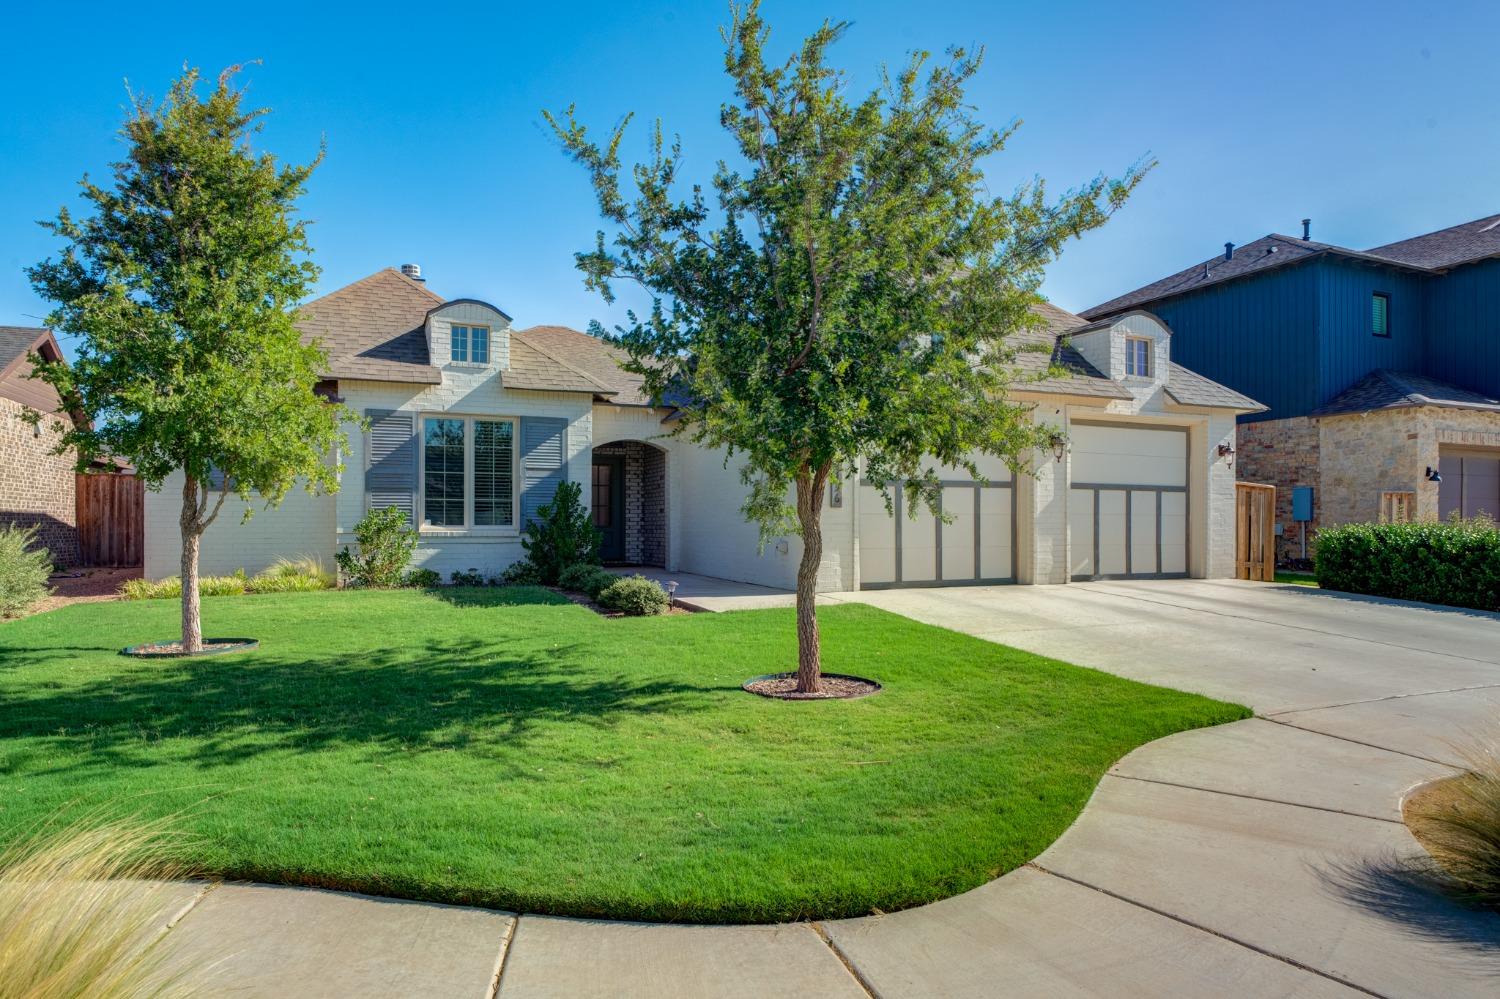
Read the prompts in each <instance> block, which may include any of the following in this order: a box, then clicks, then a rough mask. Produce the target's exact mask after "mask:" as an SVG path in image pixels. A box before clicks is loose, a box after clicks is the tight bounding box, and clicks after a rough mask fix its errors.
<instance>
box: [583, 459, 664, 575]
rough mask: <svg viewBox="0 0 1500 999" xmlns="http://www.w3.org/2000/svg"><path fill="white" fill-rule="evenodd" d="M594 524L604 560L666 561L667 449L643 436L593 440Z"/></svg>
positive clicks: (621, 562)
mask: <svg viewBox="0 0 1500 999" xmlns="http://www.w3.org/2000/svg"><path fill="white" fill-rule="evenodd" d="M591 483H592V490H591V496H590V501H591V507H592V509H593V514H594V526H595V527H597V528H599V532H600V534H602V535H603V538H604V540H603V545H602V547H601V552H600V554H601V555H602V557H603V560H604V564H605V565H647V566H657V567H664V566H665V565H666V564H667V453H666V452H665V451H663V450H662V449H661V448H659V447H656V446H655V445H653V444H648V443H646V442H645V441H635V440H623V441H611V442H610V443H608V444H596V445H595V446H594V454H593V476H592V479H591Z"/></svg>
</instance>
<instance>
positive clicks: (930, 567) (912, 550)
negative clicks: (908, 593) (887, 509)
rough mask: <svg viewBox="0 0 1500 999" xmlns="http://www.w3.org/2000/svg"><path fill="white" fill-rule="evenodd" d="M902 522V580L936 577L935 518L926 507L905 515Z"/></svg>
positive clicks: (926, 580) (920, 581) (913, 581)
mask: <svg viewBox="0 0 1500 999" xmlns="http://www.w3.org/2000/svg"><path fill="white" fill-rule="evenodd" d="M897 515H898V516H901V517H903V518H905V519H904V520H902V522H901V581H902V582H906V583H930V582H934V581H935V580H936V579H937V519H936V518H935V517H933V515H932V514H931V513H930V512H928V510H927V508H926V507H925V506H923V507H919V508H918V510H917V515H916V516H915V517H906V513H905V511H898V513H897Z"/></svg>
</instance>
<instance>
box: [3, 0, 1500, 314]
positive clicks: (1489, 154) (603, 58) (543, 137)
mask: <svg viewBox="0 0 1500 999" xmlns="http://www.w3.org/2000/svg"><path fill="white" fill-rule="evenodd" d="M171 7H172V5H170V4H153V5H152V13H151V15H150V16H145V15H141V14H134V15H132V14H127V13H126V12H125V8H123V7H121V6H120V5H118V4H115V3H111V4H106V5H99V6H98V7H97V8H95V7H92V6H91V5H89V4H56V3H54V4H26V5H21V6H18V7H17V8H16V9H14V10H11V11H8V12H7V15H6V17H7V34H8V35H9V37H10V38H11V39H12V44H11V45H10V46H8V47H7V52H6V58H5V59H4V60H0V90H3V92H4V93H6V94H8V95H10V101H9V102H8V106H7V110H6V111H5V113H4V115H3V117H0V324H35V323H37V322H39V320H40V317H41V316H43V315H45V313H46V310H47V307H46V304H45V303H44V302H42V301H41V300H39V299H38V298H37V297H36V296H35V295H34V294H33V292H32V291H31V289H30V287H29V285H28V283H27V281H26V278H25V276H24V274H23V273H22V268H23V267H24V266H26V265H27V264H30V263H33V262H35V261H37V260H39V259H41V258H43V257H44V256H46V255H48V254H49V253H51V252H53V251H54V244H53V243H52V241H51V239H50V237H49V236H48V235H47V234H46V233H45V232H43V231H42V230H41V229H40V228H39V227H37V226H36V225H35V224H34V223H35V220H37V219H39V218H43V217H50V216H51V215H52V214H53V213H55V211H56V209H57V208H58V206H59V205H61V204H63V203H65V202H73V201H75V200H76V188H75V182H76V180H77V179H78V177H79V176H80V175H82V174H83V173H84V172H85V171H90V172H92V173H94V174H95V175H96V176H97V175H103V174H104V173H105V172H106V168H107V164H108V163H109V162H110V161H111V160H112V159H114V158H115V157H116V156H117V154H118V152H119V145H118V142H117V139H116V138H115V134H114V132H115V128H116V127H117V125H118V123H119V120H120V117H121V114H122V108H123V105H124V101H125V97H124V80H125V79H126V78H128V79H129V81H130V83H131V85H132V87H134V88H135V89H136V90H138V91H140V92H145V93H151V94H159V93H161V92H162V91H163V90H164V89H165V87H166V85H167V83H168V82H169V81H170V80H171V78H172V77H173V76H174V75H175V73H176V72H177V71H178V70H179V69H180V67H181V66H182V64H183V63H184V62H185V61H186V62H191V63H193V64H195V65H199V66H202V67H203V68H204V69H205V70H206V71H208V72H213V71H217V70H218V69H219V68H221V67H223V66H225V65H228V64H230V63H234V62H240V61H244V60H249V59H261V60H263V64H262V65H259V66H254V67H251V68H250V69H249V70H248V72H247V78H248V80H249V82H250V84H251V94H252V96H253V98H254V99H255V100H256V101H257V102H258V103H260V104H264V105H267V106H270V107H271V108H273V109H274V111H275V114H274V115H273V117H272V119H271V121H270V123H269V126H268V127H267V129H266V132H265V134H264V136H263V140H262V141H263V143H264V144H265V146H266V147H268V148H270V149H271V150H272V151H274V152H275V153H276V154H277V155H279V156H282V157H285V158H289V159H293V160H305V159H308V158H309V157H311V156H313V155H314V154H315V153H316V151H317V148H318V143H319V140H320V138H326V141H327V148H328V157H327V160H326V162H325V164H324V165H323V166H322V168H321V169H320V170H319V171H318V173H317V174H316V175H315V176H314V178H313V180H312V183H311V189H310V193H309V195H308V197H307V198H306V200H305V202H304V210H305V214H306V216H307V217H308V218H309V219H311V220H313V221H314V223H315V225H314V226H313V228H312V242H313V245H314V248H315V250H316V252H317V260H318V262H319V263H320V264H321V266H322V267H323V278H322V282H321V285H320V290H321V291H328V290H331V289H333V288H336V287H338V286H340V285H342V284H345V283H347V282H349V281H351V280H355V279H357V278H359V277H362V276H364V275H365V274H368V273H370V272H372V271H374V270H377V269H378V268H380V267H383V266H387V265H395V264H399V263H403V262H408V261H411V262H416V263H419V264H421V265H422V267H423V269H424V271H425V273H426V275H427V276H428V278H429V280H430V282H431V286H432V287H433V288H434V290H436V291H437V292H438V293H440V294H442V295H445V296H447V297H459V296H474V297H479V298H484V299H487V300H489V301H492V302H494V303H495V304H497V305H499V306H500V307H501V308H503V309H505V310H506V311H508V312H509V313H510V314H511V315H512V316H514V317H515V319H516V323H517V325H518V326H529V325H532V324H535V323H566V324H570V325H575V326H579V327H582V326H584V325H585V324H587V322H588V321H589V320H590V319H592V318H600V319H604V320H606V321H608V320H609V319H610V318H611V316H610V315H609V313H608V312H607V311H606V310H605V309H604V307H603V305H602V303H600V302H599V300H598V299H597V298H596V297H594V296H592V295H591V294H590V293H588V292H587V291H585V290H584V288H583V287H582V283H581V281H580V279H579V276H578V274H577V272H576V271H575V270H574V269H573V267H572V253H573V252H574V251H575V250H578V249H581V248H584V247H586V246H587V245H588V244H589V243H591V242H592V238H593V233H594V231H595V230H596V228H597V221H596V213H595V208H594V204H593V201H592V199H591V196H590V192H589V189H588V187H587V184H586V182H585V178H584V176H583V174H582V172H581V171H580V170H579V169H578V168H577V167H575V166H573V165H572V164H571V163H569V162H567V161H566V160H565V159H564V158H563V156H562V154H561V153H560V152H559V150H558V148H557V144H556V142H555V140H554V139H553V138H552V137H551V135H550V133H549V132H548V131H547V129H546V128H545V126H544V124H543V123H542V121H541V118H540V114H539V112H540V109H542V108H543V107H547V108H554V109H555V108H561V107H564V106H566V105H567V104H568V103H570V102H573V103H576V104H577V105H578V107H579V110H580V113H581V115H582V116H583V118H584V119H585V120H586V121H588V122H590V123H591V124H594V125H595V126H597V128H598V129H600V130H601V131H602V130H603V129H606V128H607V127H608V126H610V125H611V124H613V123H614V122H615V121H616V120H618V119H619V117H620V116H621V115H623V114H625V113H626V112H628V111H636V112H639V113H640V114H642V115H644V116H645V117H646V118H648V119H649V118H650V117H653V116H660V117H662V118H663V119H664V122H665V124H666V126H667V128H668V129H669V130H673V131H677V132H679V133H681V135H682V137H683V143H684V146H685V149H686V152H687V154H688V170H687V173H688V175H689V176H691V177H695V178H697V177H701V178H703V179H705V180H706V179H707V178H708V176H709V175H710V174H711V172H712V169H713V165H714V162H715V160H716V159H717V158H718V157H720V156H721V155H725V154H727V153H728V152H729V149H728V145H727V142H726V139H725V137H724V135H723V133H722V132H721V131H720V129H719V127H718V123H717V121H718V118H717V112H718V107H719V104H720V102H721V101H722V100H723V99H724V98H725V96H726V95H727V94H728V88H727V86H726V81H725V78H724V76H723V71H722V51H721V47H720V43H719V39H718V34H717V26H718V25H719V24H721V23H722V22H723V21H724V20H725V16H726V7H725V5H723V4H720V3H718V2H698V3H655V4H649V5H647V4H633V5H632V4H617V3H612V4H599V3H591V2H590V3H582V2H581V3H573V4H552V5H545V4H526V5H511V4H504V3H500V4H495V3H490V4H475V5H472V6H469V5H452V4H443V3H438V2H428V3H421V4H413V3H406V4H399V5H396V4H392V5H383V4H361V5H359V6H358V7H351V8H348V9H340V8H335V7H333V6H331V5H323V4H308V5H306V6H301V5H298V9H297V11H296V13H295V14H290V15H284V16H282V15H274V14H271V13H269V12H270V11H272V10H274V9H275V6H274V5H266V6H265V7H264V8H263V9H264V10H265V11H267V13H266V14H264V15H263V16H260V17H256V18H247V17H246V16H245V15H244V13H243V12H242V9H241V8H234V7H232V6H225V5H212V4H203V3H194V4H191V5H181V7H180V9H177V10H172V9H170V8H171ZM763 10H764V11H765V13H766V15H767V16H768V18H769V20H770V21H771V23H772V26H773V31H774V34H773V38H772V48H773V51H775V52H777V53H782V52H785V51H786V50H787V49H788V48H789V47H790V45H791V44H792V43H793V42H794V41H795V40H796V39H799V38H800V37H801V36H802V35H803V34H805V33H806V32H807V31H808V30H809V29H811V28H812V27H813V26H814V25H815V23H816V21H817V20H819V19H821V18H822V17H824V16H829V17H844V18H848V19H850V20H852V21H853V22H854V25H853V28H852V30H851V31H850V33H849V35H848V37H847V40H846V41H845V42H843V43H842V44H841V45H840V46H839V47H838V48H837V49H836V50H835V52H834V56H835V60H836V62H838V63H839V64H840V65H842V66H844V67H846V68H848V69H849V70H850V71H851V79H852V82H853V84H854V86H855V87H856V88H861V89H862V88H864V87H866V86H868V85H869V84H870V83H871V82H872V79H873V71H874V68H875V67H876V66H877V65H878V64H879V63H880V62H881V61H888V62H897V61H900V60H901V58H902V57H903V54H904V53H905V52H907V51H909V50H911V49H914V48H928V49H932V50H941V49H943V48H944V47H946V46H947V45H949V44H953V43H959V44H966V45H972V44H975V43H980V44H984V45H985V46H987V48H988V59H987V62H986V65H985V67H984V69H983V71H982V72H981V75H980V77H979V79H978V81H977V83H976V85H975V87H974V88H973V89H972V91H971V98H972V100H973V103H974V104H975V105H976V107H977V109H978V113H979V114H980V116H981V117H982V118H983V119H984V120H986V121H988V122H991V123H994V124H996V125H999V124H1002V123H1004V122H1006V121H1008V120H1010V119H1012V118H1020V119H1022V120H1023V121H1024V125H1023V127H1022V129H1021V131H1020V133H1019V134H1018V136H1017V137H1016V138H1015V139H1014V140H1013V142H1012V144H1011V146H1010V147H1009V149H1008V150H1007V151H1006V152H1005V153H1004V154H1002V155H1001V156H1000V157H998V158H997V159H996V160H995V162H994V163H993V164H991V165H990V168H989V170H988V177H989V182H990V185H991V188H992V189H993V190H995V191H996V192H1004V191H1008V190H1010V189H1011V188H1013V187H1014V186H1015V185H1016V184H1017V183H1019V182H1021V181H1024V180H1027V179H1029V178H1031V177H1033V176H1038V175H1039V176H1042V177H1045V178H1046V179H1047V181H1048V183H1049V185H1050V186H1052V187H1053V188H1054V189H1056V190H1062V189H1064V188H1066V187H1070V186H1073V185H1075V184H1077V183H1079V182H1081V181H1083V180H1085V179H1087V178H1088V177H1091V176H1093V175H1094V174H1096V173H1099V172H1101V171H1102V172H1110V173H1114V172H1118V171H1120V170H1122V169H1124V168H1125V167H1126V166H1128V165H1129V164H1130V163H1132V162H1134V161H1135V160H1137V159H1138V158H1140V157H1141V156H1143V155H1147V154H1150V155H1154V156H1155V157H1157V158H1158V159H1159V160H1160V161H1161V165H1160V167H1159V168H1158V169H1157V170H1156V171H1155V172H1154V173H1153V174H1152V175H1151V176H1150V177H1149V178H1148V180H1147V181H1146V183H1145V184H1144V185H1143V187H1142V188H1141V189H1140V191H1139V193H1138V194H1137V195H1136V196H1135V198H1134V199H1133V200H1132V202H1131V204H1130V205H1128V206H1127V207H1126V209H1125V210H1124V211H1123V212H1122V213H1121V214H1120V215H1119V216H1118V217H1117V218H1116V219H1115V220H1114V221H1112V222H1111V223H1110V224H1109V225H1108V226H1106V227H1105V228H1104V229H1103V230H1100V231H1098V232H1095V233H1092V234H1090V235H1088V236H1086V237H1085V238H1084V239H1083V240H1082V241H1081V242H1077V243H1074V244H1071V245H1070V246H1069V247H1068V249H1067V250H1066V252H1065V253H1064V255H1063V257H1062V258H1061V260H1059V261H1058V262H1057V263H1056V264H1055V265H1053V267H1052V269H1051V270H1050V271H1049V274H1048V278H1047V282H1046V285H1045V287H1044V291H1045V292H1046V293H1047V295H1048V296H1049V297H1050V298H1052V299H1053V300H1054V301H1055V302H1057V303H1058V304H1059V305H1062V306H1063V307H1065V308H1069V309H1074V310H1080V309H1084V308H1087V307H1088V306H1091V305H1094V304H1097V303H1098V302H1100V301H1103V300H1105V299H1107V298H1110V297H1113V296H1114V295H1117V294H1119V293H1121V292H1124V291H1127V290H1129V289H1131V288H1133V287H1136V286H1137V285H1140V284H1142V283H1145V282H1146V281H1149V280H1152V279H1154V278H1157V277H1160V276H1162V275H1164V274H1165V273H1168V272H1169V271H1172V270H1176V269H1179V268H1181V267H1185V266H1187V265H1189V264H1192V263H1194V262H1196V261H1198V260H1202V259H1204V258H1206V257H1208V256H1210V255H1212V254H1213V253H1215V252H1216V251H1219V250H1221V249H1222V246H1223V243H1224V242H1225V241H1226V240H1233V241H1235V242H1236V243H1243V242H1248V241H1249V240H1251V239H1254V238H1255V237H1257V236H1260V235H1263V234H1264V233H1266V232H1272V231H1276V232H1285V233H1294V232H1296V230H1297V227H1298V220H1299V219H1301V218H1303V217H1304V216H1311V217H1312V219H1313V235H1314V237H1315V238H1318V239H1323V240H1327V241H1330V242H1336V243H1341V244H1345V245H1349V246H1354V247H1367V246H1373V245H1376V244H1379V243H1383V242H1388V241H1390V240H1394V239H1398V238H1402V237H1404V236H1408V235H1414V234H1416V233H1419V232H1425V231H1428V230H1431V229H1435V228H1440V227H1443V226H1446V225H1452V224H1455V223H1458V222H1461V221H1464V220H1466V219H1470V218H1475V217H1479V216H1481V215H1486V214H1490V213H1493V212H1496V211H1500V190H1497V186H1500V185H1497V181H1500V101H1497V100H1496V95H1497V94H1500V86H1497V84H1500V61H1497V60H1496V59H1495V57H1494V51H1493V43H1494V39H1495V38H1496V37H1497V31H1500V4H1494V3H1470V2H1453V3H1444V4H1417V3H1382V2H1375V3H1322V2H1301V3H1280V2H1274V0H1270V2H1267V0H1262V2H1257V3H1254V4H1208V3H1203V2H1202V0H1195V2H1190V3H1149V4H1121V3H1117V2H1116V3H1098V4H1093V3H1049V4H1037V3H1026V4H1002V3H996V2H995V0H987V2H972V3H971V2H951V3H925V4H913V3H911V2H910V0H901V2H884V0H881V2H853V0H823V2H821V3H817V4H808V3H805V2H803V3H792V2H788V0H767V2H766V3H765V5H764V7H763ZM20 40H24V43H23V44H15V42H17V41H20ZM644 143H645V130H644V129H643V128H639V127H638V128H636V129H635V130H634V132H633V135H632V137H631V138H630V139H627V153H629V154H632V155H641V154H643V153H644V148H645V146H644Z"/></svg>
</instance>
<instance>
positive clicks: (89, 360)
mask: <svg viewBox="0 0 1500 999" xmlns="http://www.w3.org/2000/svg"><path fill="white" fill-rule="evenodd" d="M238 68H239V67H233V68H231V69H228V70H225V71H224V73H222V74H220V76H219V78H218V81H217V83H216V84H215V85H214V86H213V88H212V89H211V91H210V92H209V93H208V94H207V96H206V97H205V96H203V95H201V94H200V87H199V74H198V71H197V70H187V71H186V72H184V74H183V75H182V77H180V78H179V79H178V80H176V81H175V82H174V83H173V84H172V87H171V90H170V91H169V92H168V94H167V97H166V98H165V100H163V101H161V102H159V103H154V102H151V101H149V100H146V99H139V98H136V97H135V96H134V95H132V98H131V106H130V109H129V111H128V113H127V115H126V119H125V123H124V126H123V127H122V129H121V135H122V137H123V139H124V143H125V147H126V152H125V156H124V158H123V159H122V160H121V161H120V162H118V163H115V164H114V165H113V183H112V184H111V185H109V186H101V185H99V184H95V183H93V182H92V181H91V180H90V179H89V178H88V177H87V176H85V177H84V178H83V180H82V182H81V186H82V198H83V200H84V201H85V202H86V203H87V206H88V208H89V211H88V213H87V214H86V215H84V216H75V215H74V214H73V213H71V212H69V211H68V209H67V208H63V209H62V210H61V211H60V212H59V213H58V216H57V218H56V220H55V221H50V222H44V223H42V224H43V225H44V226H45V227H46V228H48V229H49V230H51V231H52V232H53V233H55V234H56V235H57V236H59V237H61V239H62V240H63V242H64V247H63V249H62V252H61V254H60V255H59V256H57V257H55V258H49V259H47V260H45V261H43V262H42V263H40V264H37V265H36V266H34V267H32V268H30V269H29V271H28V274H29V276H30V278H31V281H32V285H33V286H34V287H35V288H36V290H37V292H38V293H39V294H41V295H42V296H43V297H45V298H46V299H48V300H49V301H51V302H52V303H54V308H53V311H52V312H51V314H50V315H49V316H48V317H47V321H48V323H49V325H51V326H52V328H53V329H55V330H57V331H59V332H61V333H65V334H70V335H71V336H73V337H76V338H77V339H76V353H77V357H76V359H75V360H74V362H73V364H72V365H71V366H69V365H67V364H64V363H62V362H60V361H59V362H55V363H49V362H46V361H45V360H43V359H41V358H33V359H32V360H33V363H35V364H36V365H37V376H38V377H40V378H41V379H43V380H44V381H46V382H47V383H48V384H50V385H51V386H52V387H53V388H55V389H56V390H57V393H58V396H59V397H60V399H61V407H60V410H59V412H68V413H71V412H77V413H84V414H88V415H89V417H91V421H83V420H80V421H77V422H71V423H62V422H61V421H59V423H60V425H59V428H58V429H59V431H60V432H62V437H61V440H60V442H59V450H60V451H73V452H74V453H76V455H77V460H78V466H79V468H80V469H82V468H85V467H87V466H88V464H89V463H90V462H91V461H93V460H94V459H95V458H99V457H111V458H123V459H125V460H126V461H129V462H130V463H131V464H133V465H134V466H135V468H136V472H137V474H138V475H139V476H140V477H141V479H142V481H144V482H145V484H146V485H147V486H148V487H150V488H157V487H160V486H161V484H162V482H163V480H165V479H166V478H167V476H169V475H171V474H173V473H175V472H178V471H181V472H182V473H183V481H182V513H181V516H180V517H179V521H178V522H179V525H180V527H181V533H182V648H183V650H184V651H185V652H188V653H193V652H198V651H201V649H202V643H203V634H202V627H201V624H200V620H199V605H198V551H199V546H200V541H201V539H202V537H203V532H204V531H205V530H206V529H207V528H208V526H209V525H210V524H212V523H213V522H214V520H215V518H217V516H218V514H219V511H220V509H221V508H222V507H223V505H224V501H225V499H226V498H227V497H228V496H229V495H230V494H231V493H234V494H237V495H239V496H240V497H241V498H242V499H245V500H250V499H251V497H252V495H257V496H259V497H260V498H261V499H262V500H264V501H265V502H266V503H267V505H275V504H277V503H279V502H280V501H281V500H282V498H283V497H285V496H286V494H287V491H288V490H289V489H290V488H291V487H292V486H293V485H294V484H295V483H296V481H297V480H299V479H300V480H302V481H303V483H304V485H305V487H306V488H307V489H309V490H312V491H331V490H334V489H336V488H337V485H338V478H337V477H338V471H339V469H338V468H337V467H336V466H335V465H333V464H331V463H330V462H329V460H328V456H329V455H330V454H333V453H335V448H337V447H342V446H346V445H347V440H346V438H345V434H344V431H343V430H342V428H341V423H342V421H345V420H352V419H354V417H353V414H351V413H349V412H348V411H347V410H346V409H345V408H344V407H342V406H340V405H338V404H336V403H333V402H330V401H329V400H328V399H326V398H324V397H322V396H320V395H319V394H318V393H317V391H316V386H317V383H318V381H319V378H320V376H321V372H322V371H324V370H325V367H326V360H327V359H326V357H325V355H324V353H323V352H322V351H321V350H320V349H319V348H318V347H316V346H313V345H307V344H304V343H303V342H302V339H301V337H300V335H299V334H298V332H297V329H296V327H295V326H294V325H293V322H294V320H295V307H296V304H297V302H299V301H300V300H302V299H303V298H305V297H306V296H307V294H308V292H309V291H310V290H311V288H312V286H313V282H314V281H316V279H317V276H318V269H317V267H316V266H315V265H314V264H313V263H312V261H311V260H310V259H308V253H309V249H308V244H307V234H306V223H305V222H304V221H302V220H300V219H298V218H297V215H296V202H297V199H298V197H299V196H300V195H301V194H302V193H303V190H304V188H305V185H306V183H307V179H308V177H309V176H310V175H311V173H312V171H313V169H314V168H315V167H316V166H317V163H318V161H320V160H321V159H322V155H321V152H320V154H319V157H318V160H315V161H314V162H312V163H310V164H307V165H305V166H291V165H282V164H278V162H277V161H276V159H275V157H273V156H272V155H271V154H270V153H267V152H264V151H258V150H256V149H255V148H254V147H253V145H252V138H253V137H254V136H255V135H256V134H257V133H258V132H259V131H260V128H261V125H262V123H263V119H264V117H265V115H266V114H267V111H266V110H265V109H251V108H247V107H246V106H245V104H244V92H243V90H241V89H238V88H236V87H235V86H233V84H232V81H233V77H234V75H235V73H236V72H237V70H238ZM34 418H39V417H34ZM248 510H249V508H248V507H247V511H248ZM246 516H249V513H248V512H247V514H246Z"/></svg>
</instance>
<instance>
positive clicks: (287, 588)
mask: <svg viewBox="0 0 1500 999" xmlns="http://www.w3.org/2000/svg"><path fill="white" fill-rule="evenodd" d="M335 582H336V580H335V579H334V575H333V573H331V572H329V571H328V569H326V568H325V567H324V566H323V563H322V561H321V560H320V559H318V558H317V557H316V556H313V555H302V556H299V557H297V558H294V559H285V558H278V559H277V560H276V561H275V562H274V563H272V565H271V566H270V567H269V568H267V569H265V570H263V571H262V572H259V573H257V574H256V576H255V578H254V579H252V580H250V582H249V584H248V585H247V586H246V590H247V591H248V592H250V593H299V592H302V591H306V590H331V589H333V586H334V584H335Z"/></svg>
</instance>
